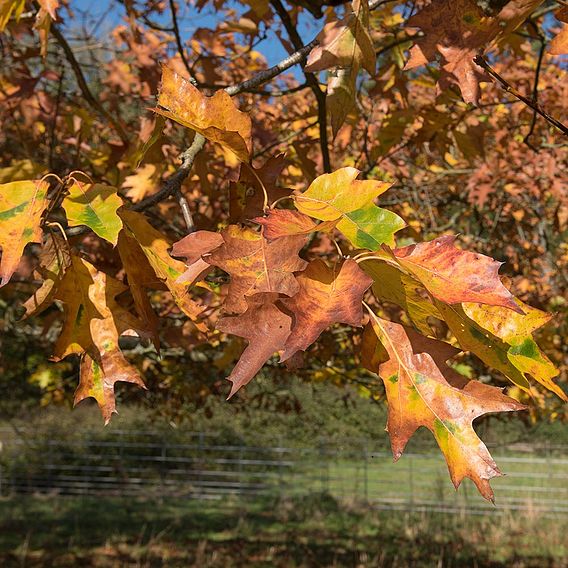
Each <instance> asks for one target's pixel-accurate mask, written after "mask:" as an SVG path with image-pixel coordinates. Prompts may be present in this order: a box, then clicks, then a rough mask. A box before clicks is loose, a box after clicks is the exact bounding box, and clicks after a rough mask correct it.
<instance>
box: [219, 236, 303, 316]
mask: <svg viewBox="0 0 568 568" xmlns="http://www.w3.org/2000/svg"><path fill="white" fill-rule="evenodd" d="M222 235H223V240H224V241H225V242H224V244H223V245H221V247H219V248H218V249H217V250H215V251H213V253H212V254H211V255H210V256H209V258H208V262H210V263H211V264H212V265H213V266H218V267H219V268H221V269H223V270H225V272H228V273H229V274H230V275H231V283H230V285H229V294H228V296H227V299H226V300H225V304H224V306H223V307H224V309H225V311H226V312H229V313H237V314H239V313H243V312H244V311H246V309H247V303H246V300H245V296H252V295H254V294H257V293H258V292H277V293H279V294H285V295H286V296H293V295H294V294H296V293H297V292H298V290H299V287H298V282H297V281H296V278H295V277H294V274H293V273H294V272H297V271H299V270H303V269H304V268H305V266H306V264H307V263H306V261H305V260H302V259H301V258H300V257H299V256H298V252H299V251H300V249H301V248H302V247H303V246H304V244H305V241H306V239H305V237H302V236H301V235H295V236H292V237H283V238H281V239H278V240H276V241H267V240H266V239H265V238H264V237H263V236H262V235H260V234H259V233H257V232H255V231H253V230H252V229H248V228H240V227H237V226H236V225H229V227H227V228H226V229H225V230H224V231H223V232H222Z"/></svg>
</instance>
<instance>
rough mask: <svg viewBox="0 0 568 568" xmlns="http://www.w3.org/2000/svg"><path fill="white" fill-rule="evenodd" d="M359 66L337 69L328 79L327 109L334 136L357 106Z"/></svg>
mask: <svg viewBox="0 0 568 568" xmlns="http://www.w3.org/2000/svg"><path fill="white" fill-rule="evenodd" d="M356 84H357V68H355V67H350V68H347V69H337V70H336V71H334V72H332V73H330V75H329V78H328V80H327V96H326V109H327V111H328V113H329V117H330V122H331V131H332V133H333V137H334V139H335V137H336V136H337V133H338V132H339V129H340V128H341V127H342V126H343V123H344V122H345V119H346V118H347V116H348V115H349V113H350V112H351V111H352V110H353V108H354V107H355V96H356V94H355V89H356Z"/></svg>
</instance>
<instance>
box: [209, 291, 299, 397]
mask: <svg viewBox="0 0 568 568" xmlns="http://www.w3.org/2000/svg"><path fill="white" fill-rule="evenodd" d="M277 298H278V294H274V293H260V294H255V295H253V296H249V297H247V298H246V303H247V309H246V311H245V312H244V313H243V314H241V315H239V316H232V317H224V318H221V319H220V320H219V322H218V323H217V329H218V330H219V331H223V332H225V333H231V334H233V335H237V336H238V337H243V338H244V339H246V340H247V341H248V345H247V347H246V349H245V350H244V352H243V354H242V355H241V358H240V359H239V361H238V363H237V364H236V365H235V368H234V369H233V371H232V373H231V374H230V375H229V376H228V377H227V379H228V380H229V381H231V382H232V383H233V385H232V387H231V392H230V394H229V396H228V398H231V397H232V396H233V395H234V394H235V393H236V392H237V391H238V390H239V389H240V388H241V387H242V386H244V385H246V384H248V383H249V382H250V381H251V380H252V379H253V377H254V376H255V375H256V374H257V373H258V371H260V369H261V368H262V366H263V365H264V363H265V362H266V361H267V360H268V359H269V358H270V357H271V356H272V355H273V354H274V353H275V352H276V351H279V350H280V349H282V347H283V346H284V343H285V341H286V338H287V337H288V336H289V335H290V327H291V324H292V318H291V317H290V316H289V315H287V314H285V313H284V312H283V311H282V310H280V309H279V308H278V307H277V306H276V305H275V304H274V302H275V301H276V299H277Z"/></svg>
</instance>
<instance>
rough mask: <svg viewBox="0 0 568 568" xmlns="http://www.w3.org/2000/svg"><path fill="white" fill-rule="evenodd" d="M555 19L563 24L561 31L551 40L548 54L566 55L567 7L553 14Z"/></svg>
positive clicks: (567, 48) (567, 33) (567, 37)
mask: <svg viewBox="0 0 568 568" xmlns="http://www.w3.org/2000/svg"><path fill="white" fill-rule="evenodd" d="M554 15H555V16H556V19H557V20H559V21H560V22H563V25H562V29H561V30H560V31H559V32H558V33H557V34H556V35H555V36H554V37H553V38H552V41H551V42H550V46H549V48H548V53H550V55H566V54H568V25H564V24H568V6H562V7H561V8H560V9H559V10H558V11H557V12H556V13H555V14H554Z"/></svg>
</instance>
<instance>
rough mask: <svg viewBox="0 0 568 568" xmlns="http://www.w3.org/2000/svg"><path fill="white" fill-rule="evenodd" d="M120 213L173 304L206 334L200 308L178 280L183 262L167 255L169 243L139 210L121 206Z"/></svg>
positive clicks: (183, 270)
mask: <svg viewBox="0 0 568 568" xmlns="http://www.w3.org/2000/svg"><path fill="white" fill-rule="evenodd" d="M120 216H121V218H122V219H123V221H124V224H125V227H126V228H127V229H128V231H129V232H130V235H129V236H131V237H133V238H134V239H135V240H136V242H137V243H138V246H139V247H140V248H141V249H142V252H143V253H144V255H145V256H146V258H147V259H148V262H149V263H150V266H151V267H152V270H153V271H154V273H155V274H156V276H157V278H158V279H159V280H160V281H161V282H163V283H164V284H165V285H166V286H167V288H168V290H169V291H170V292H171V294H172V297H173V299H174V301H175V303H176V304H177V306H178V307H179V308H180V310H182V312H183V313H184V314H185V315H187V316H188V317H189V318H190V319H191V320H192V321H193V322H194V323H195V325H196V326H197V328H198V329H199V330H200V331H202V332H204V333H206V332H207V330H208V328H207V325H206V324H205V323H204V322H203V321H202V319H203V318H202V313H203V310H204V308H203V307H202V306H200V305H199V304H198V303H197V302H196V301H195V300H193V299H192V298H191V296H190V293H189V289H188V287H187V285H185V284H183V283H181V282H180V281H179V279H180V277H181V275H182V274H183V273H184V272H185V270H186V267H185V265H184V263H183V262H180V261H179V260H175V259H173V258H172V257H171V256H170V254H169V249H170V247H171V243H170V242H169V241H168V240H167V239H166V237H165V236H164V235H162V233H160V231H158V230H156V229H154V227H152V225H150V223H148V221H146V218H145V217H144V215H142V214H141V213H136V212H134V211H128V210H126V209H122V210H121V212H120Z"/></svg>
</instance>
